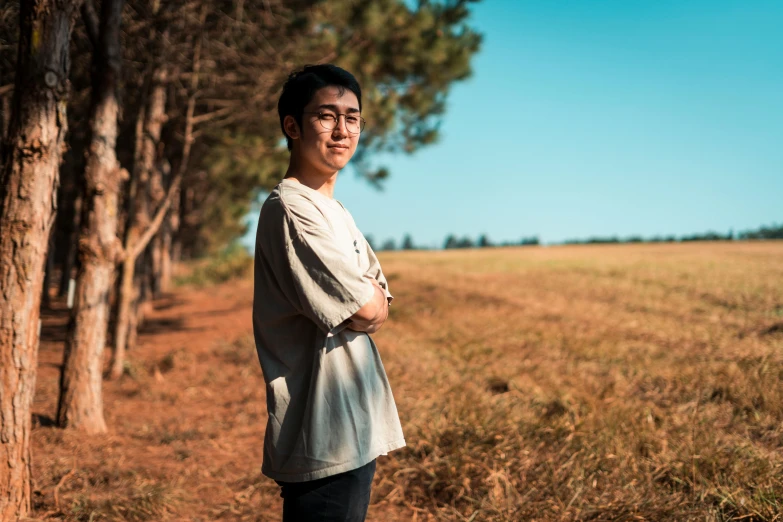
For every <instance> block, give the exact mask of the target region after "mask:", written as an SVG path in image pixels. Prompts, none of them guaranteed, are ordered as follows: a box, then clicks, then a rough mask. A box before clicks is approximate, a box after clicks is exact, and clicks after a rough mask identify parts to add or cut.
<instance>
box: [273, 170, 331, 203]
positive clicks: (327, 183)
mask: <svg viewBox="0 0 783 522" xmlns="http://www.w3.org/2000/svg"><path fill="white" fill-rule="evenodd" d="M337 172H338V171H335V172H333V173H322V172H318V171H315V170H312V169H306V168H301V167H298V166H296V165H294V162H291V163H290V164H289V165H288V170H287V171H286V173H285V176H284V179H290V180H292V181H296V182H299V183H301V184H302V185H304V186H306V187H309V188H311V189H313V190H316V191H318V192H320V193H321V194H323V195H324V196H326V197H328V198H331V199H334V184H335V182H336V181H337Z"/></svg>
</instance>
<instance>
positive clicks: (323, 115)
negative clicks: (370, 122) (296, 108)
mask: <svg viewBox="0 0 783 522" xmlns="http://www.w3.org/2000/svg"><path fill="white" fill-rule="evenodd" d="M302 114H315V115H317V116H318V121H319V122H320V123H321V127H323V128H324V129H326V130H330V131H331V130H334V129H336V128H337V122H339V121H340V116H345V130H347V131H348V133H349V134H359V133H360V132H362V131H363V130H364V124H365V123H367V122H366V121H365V120H364V118H362V117H361V116H356V115H355V114H331V113H328V112H303V113H302Z"/></svg>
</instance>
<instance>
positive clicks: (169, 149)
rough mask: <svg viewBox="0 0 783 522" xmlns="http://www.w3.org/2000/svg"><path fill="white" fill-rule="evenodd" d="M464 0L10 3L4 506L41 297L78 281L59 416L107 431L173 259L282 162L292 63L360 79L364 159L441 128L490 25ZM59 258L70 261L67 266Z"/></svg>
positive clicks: (1, 82) (205, 236)
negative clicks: (112, 403) (110, 393)
mask: <svg viewBox="0 0 783 522" xmlns="http://www.w3.org/2000/svg"><path fill="white" fill-rule="evenodd" d="M470 1H471V0H449V1H445V2H443V1H439V0H419V1H418V2H415V3H411V2H407V1H404V0H378V1H374V2H358V1H353V0H331V1H320V0H217V1H214V0H212V1H207V0H169V1H167V2H161V1H160V0H23V1H11V2H5V3H3V4H2V6H0V101H2V103H0V132H2V136H1V137H2V147H1V148H0V154H1V158H0V159H1V160H2V161H1V163H0V165H1V167H0V285H2V291H1V292H0V358H1V360H0V372H2V382H0V423H1V425H0V444H2V447H3V451H4V455H5V456H6V457H5V458H4V459H2V462H0V519H2V520H12V519H14V518H15V517H19V516H23V515H25V514H26V513H27V512H28V511H29V509H30V469H31V460H30V459H31V455H30V430H31V414H30V405H31V403H32V398H33V393H34V388H35V370H36V361H37V350H38V340H39V339H38V336H39V330H40V321H39V316H40V306H41V302H42V300H43V303H44V305H46V301H47V300H48V298H49V296H50V290H52V291H56V292H58V293H59V294H61V295H65V294H66V293H68V292H69V289H70V290H71V291H72V294H73V295H72V297H73V299H72V309H71V318H70V322H69V326H68V334H67V340H66V343H65V349H64V360H63V366H62V376H61V389H60V397H59V401H58V411H57V422H58V424H59V425H60V426H61V427H64V428H71V429H79V430H83V431H85V432H88V433H100V432H103V431H105V430H106V429H107V427H106V423H105V420H104V416H103V402H102V380H103V378H104V370H105V368H104V357H103V354H104V348H105V347H106V345H107V343H109V344H110V345H111V348H112V355H111V361H110V364H109V368H108V372H107V377H115V378H116V377H118V376H120V375H121V373H122V369H123V359H124V354H125V351H126V350H127V349H128V348H129V347H131V348H132V346H133V345H134V343H135V339H136V335H137V331H138V327H139V325H140V324H141V322H142V321H143V316H144V310H145V308H146V307H148V306H149V303H150V301H151V299H153V298H154V297H155V296H156V295H158V294H160V293H161V292H164V291H166V289H167V287H168V285H169V284H170V281H171V274H172V265H173V264H174V263H176V262H177V261H178V260H181V259H185V258H192V257H196V256H200V255H203V254H206V253H210V252H213V251H216V250H219V249H220V248H222V247H223V246H225V245H226V244H227V243H229V242H231V241H232V240H233V239H235V238H236V237H238V236H240V235H241V234H242V233H243V232H244V227H245V223H244V216H245V215H246V214H247V211H248V209H249V208H250V205H251V204H252V202H253V201H255V199H256V198H257V196H258V194H259V193H260V192H261V191H262V190H267V189H269V188H270V187H272V186H274V185H275V184H276V183H277V181H278V180H279V179H280V178H281V177H282V175H283V174H284V169H285V166H286V164H287V152H286V150H285V146H284V145H283V143H282V140H281V138H282V136H281V134H280V130H279V122H278V119H277V114H276V103H277V98H278V95H279V90H280V87H281V86H282V83H283V82H284V81H285V79H286V77H287V74H288V73H289V72H291V71H292V70H293V69H295V68H297V67H299V66H301V65H302V64H304V63H320V62H333V63H337V64H339V65H341V66H343V67H345V68H346V69H348V70H350V71H352V72H354V73H355V74H356V75H357V77H358V79H359V81H360V82H361V83H362V87H363V94H364V99H363V101H364V111H365V117H366V118H367V120H368V122H369V123H368V126H367V129H366V130H365V132H364V134H363V136H362V140H361V149H360V150H359V151H358V153H357V157H356V159H357V160H358V161H357V164H358V167H359V172H360V174H361V175H363V176H364V177H366V178H367V179H368V180H369V181H370V182H372V183H380V182H381V181H382V180H383V178H384V177H385V176H386V175H388V172H387V171H386V170H385V169H382V168H378V169H372V168H371V164H370V159H371V157H372V154H373V153H375V152H378V151H384V152H396V151H401V152H413V151H415V150H416V149H418V148H419V147H422V146H425V145H427V144H430V143H433V142H434V141H435V140H436V139H437V136H438V133H437V129H438V125H439V121H440V118H441V117H442V116H443V114H444V112H445V109H446V105H445V101H446V95H447V93H448V91H449V88H450V86H451V85H452V84H453V82H454V81H457V80H460V79H463V78H466V77H467V76H468V75H469V74H470V60H471V57H472V56H473V55H474V54H475V53H476V51H477V50H478V47H479V44H480V37H479V35H478V34H476V33H475V32H474V31H473V30H471V28H470V27H468V26H467V25H466V21H467V18H468V16H469V10H468V7H469V2H470ZM56 274H58V275H59V277H55V275H56Z"/></svg>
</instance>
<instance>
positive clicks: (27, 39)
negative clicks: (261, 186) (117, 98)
mask: <svg viewBox="0 0 783 522" xmlns="http://www.w3.org/2000/svg"><path fill="white" fill-rule="evenodd" d="M78 8H79V0H27V1H24V2H21V3H20V13H19V14H20V32H19V36H20V39H19V54H18V61H17V64H18V66H17V75H16V88H15V89H14V98H13V102H12V109H11V121H10V125H9V128H8V134H7V138H6V146H5V151H6V153H5V158H4V164H3V165H2V170H0V451H1V452H2V455H3V458H1V459H0V520H16V519H17V518H20V517H23V516H26V515H27V514H28V512H29V510H30V490H31V487H30V464H31V462H30V459H31V452H30V430H31V413H30V406H31V404H32V400H33V392H34V388H35V377H36V364H37V359H38V340H39V325H40V323H39V314H40V300H41V288H42V286H43V275H44V274H43V268H44V263H45V261H46V249H47V244H48V240H49V232H50V230H51V227H52V223H53V221H54V217H55V214H56V199H55V194H56V193H57V184H58V171H59V167H60V159H61V156H62V150H63V143H64V139H65V133H66V130H67V119H66V106H67V98H68V91H69V83H68V75H69V70H70V58H69V54H70V52H69V51H70V40H71V31H72V28H73V22H74V19H75V16H76V14H77V13H78Z"/></svg>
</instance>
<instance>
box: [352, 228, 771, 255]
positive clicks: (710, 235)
mask: <svg viewBox="0 0 783 522" xmlns="http://www.w3.org/2000/svg"><path fill="white" fill-rule="evenodd" d="M747 239H783V225H771V226H769V227H766V226H763V227H761V228H759V229H757V230H746V231H744V232H739V233H736V234H735V233H734V231H732V230H730V231H729V232H728V233H726V234H721V233H720V232H714V231H709V232H704V233H702V234H690V235H686V236H679V237H677V236H675V235H668V236H653V237H647V238H645V237H642V236H638V235H636V236H628V237H624V238H622V237H618V236H594V237H589V238H587V239H567V240H566V241H563V242H562V243H559V244H562V245H600V244H612V243H678V242H683V243H685V242H691V241H734V240H747ZM367 241H368V242H369V243H370V246H371V247H372V248H373V250H377V251H387V250H421V249H424V250H426V249H429V247H422V246H416V244H415V243H414V242H413V238H412V237H411V235H410V234H406V235H405V236H404V237H403V239H402V242H401V243H400V245H399V247H398V245H397V242H396V241H395V240H394V239H387V240H385V241H384V242H383V243H381V244H379V245H375V243H374V242H373V239H372V237H368V238H367ZM540 244H541V241H540V240H539V238H538V236H530V237H523V238H521V239H520V240H518V241H503V242H501V243H495V242H493V241H491V240H490V239H489V237H488V236H487V235H486V234H482V235H481V236H479V237H478V239H476V240H474V239H473V238H471V237H468V236H462V237H458V236H455V235H454V234H450V235H448V236H447V237H446V239H445V241H444V242H443V248H444V249H452V248H487V247H508V246H532V245H540Z"/></svg>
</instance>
